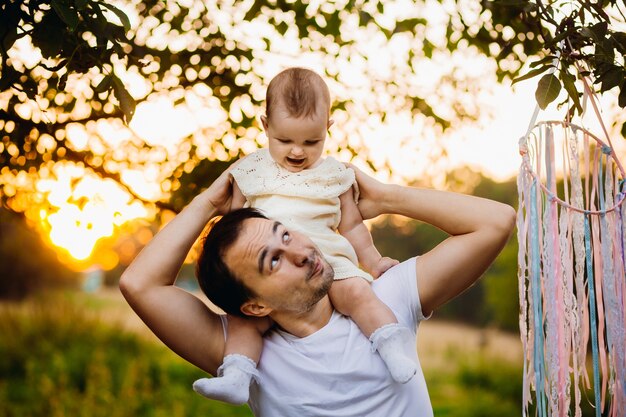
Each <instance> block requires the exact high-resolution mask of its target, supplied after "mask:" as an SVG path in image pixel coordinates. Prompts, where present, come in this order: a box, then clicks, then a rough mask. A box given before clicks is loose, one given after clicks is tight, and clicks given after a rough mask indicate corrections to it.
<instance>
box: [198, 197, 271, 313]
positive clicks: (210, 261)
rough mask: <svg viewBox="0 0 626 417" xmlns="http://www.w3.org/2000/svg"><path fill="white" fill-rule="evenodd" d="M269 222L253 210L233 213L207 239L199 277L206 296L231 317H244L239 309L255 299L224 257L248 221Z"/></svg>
mask: <svg viewBox="0 0 626 417" xmlns="http://www.w3.org/2000/svg"><path fill="white" fill-rule="evenodd" d="M253 218H262V219H267V217H266V216H265V215H263V213H261V212H260V211H259V210H256V209H253V208H243V209H239V210H234V211H232V212H230V213H228V214H226V215H225V216H223V217H222V218H221V219H220V220H218V221H217V222H216V223H215V224H214V225H213V227H212V228H211V230H210V231H209V233H208V234H207V235H206V236H205V238H204V244H203V245H202V253H201V254H200V258H199V259H198V264H197V267H196V276H197V278H198V283H199V284H200V288H201V289H202V291H203V292H204V294H205V295H206V296H207V297H208V298H209V300H211V302H212V303H213V304H215V305H216V306H218V307H219V308H221V309H222V310H224V311H225V312H227V313H228V314H232V315H236V316H241V317H244V316H245V315H244V314H243V313H242V312H241V310H240V308H241V305H242V304H243V303H245V302H246V301H248V300H249V299H250V298H252V297H253V296H254V294H253V293H252V291H251V290H250V289H249V288H247V287H246V286H245V285H244V284H243V282H242V281H241V279H240V278H238V277H236V276H235V275H234V274H233V273H232V272H231V270H230V269H229V268H228V266H227V265H226V263H225V262H224V254H225V253H226V251H227V250H228V249H229V248H230V247H231V246H232V245H233V243H235V241H236V240H237V238H239V235H240V234H241V231H242V228H243V223H244V222H245V221H246V220H247V219H253Z"/></svg>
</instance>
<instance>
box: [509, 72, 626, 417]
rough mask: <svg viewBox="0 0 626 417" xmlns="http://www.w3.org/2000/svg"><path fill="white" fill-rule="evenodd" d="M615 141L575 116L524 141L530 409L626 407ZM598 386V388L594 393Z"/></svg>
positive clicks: (625, 298)
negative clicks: (587, 405) (576, 120)
mask: <svg viewBox="0 0 626 417" xmlns="http://www.w3.org/2000/svg"><path fill="white" fill-rule="evenodd" d="M583 83H584V86H585V92H586V93H585V97H584V98H585V102H586V101H589V102H590V103H591V104H592V106H593V109H594V111H595V114H596V116H597V117H598V119H599V121H600V124H601V125H602V128H603V130H604V133H605V136H606V141H603V140H601V139H600V138H598V137H597V136H595V135H594V134H592V133H591V132H589V131H588V130H587V129H585V128H583V127H580V126H578V125H576V124H573V123H571V122H570V121H565V122H563V121H545V122H540V123H536V124H535V121H536V118H537V114H538V108H537V109H536V110H535V113H534V115H533V120H532V122H531V123H530V127H529V129H528V132H527V134H526V135H525V136H524V137H523V138H522V139H520V153H521V155H522V165H521V168H520V174H519V177H518V191H519V208H518V219H517V228H518V242H519V253H518V263H519V270H518V278H519V298H520V334H521V339H522V345H523V349H524V391H523V410H524V416H526V415H527V414H528V408H529V405H530V404H531V403H532V401H533V398H532V393H531V391H534V398H535V405H536V408H537V412H536V415H537V416H539V417H547V416H558V417H561V416H569V415H573V416H576V417H579V416H581V415H582V412H581V407H580V405H581V402H582V401H589V402H591V403H592V404H593V405H594V407H595V415H596V417H600V416H601V415H602V412H603V411H605V412H606V414H605V415H608V416H611V417H615V416H624V415H626V333H625V325H626V308H625V306H626V304H625V303H626V281H625V268H624V265H625V256H626V255H625V252H624V249H625V247H626V229H625V225H624V217H625V216H626V204H623V202H624V197H625V192H626V186H625V182H624V178H625V174H624V169H623V167H622V165H621V164H620V162H619V160H618V158H617V157H616V155H615V151H614V149H613V146H612V144H611V141H610V138H609V135H608V132H607V130H606V128H604V125H603V124H602V120H601V117H600V113H599V111H598V107H597V105H596V102H595V99H594V97H593V95H592V93H591V90H590V88H589V86H588V84H587V82H586V81H585V80H584V79H583ZM589 392H592V393H593V394H588V393H589Z"/></svg>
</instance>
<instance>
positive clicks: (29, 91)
mask: <svg viewBox="0 0 626 417" xmlns="http://www.w3.org/2000/svg"><path fill="white" fill-rule="evenodd" d="M22 88H23V89H24V92H25V93H26V96H27V97H28V98H29V99H31V100H34V99H35V97H37V92H38V91H37V90H38V86H37V83H36V82H35V80H33V79H32V78H28V79H27V80H26V81H24V82H23V83H22Z"/></svg>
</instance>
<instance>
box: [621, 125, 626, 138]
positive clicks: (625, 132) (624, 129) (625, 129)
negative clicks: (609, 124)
mask: <svg viewBox="0 0 626 417" xmlns="http://www.w3.org/2000/svg"><path fill="white" fill-rule="evenodd" d="M621 132H622V136H623V137H624V138H625V139H626V123H624V124H623V125H622V131H621Z"/></svg>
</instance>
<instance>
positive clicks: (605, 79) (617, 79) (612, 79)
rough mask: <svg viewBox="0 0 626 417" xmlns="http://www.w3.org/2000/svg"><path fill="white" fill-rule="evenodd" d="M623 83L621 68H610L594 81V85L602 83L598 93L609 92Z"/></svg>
mask: <svg viewBox="0 0 626 417" xmlns="http://www.w3.org/2000/svg"><path fill="white" fill-rule="evenodd" d="M623 81H624V71H623V69H622V68H621V67H618V66H612V67H611V68H610V69H609V70H608V71H606V72H605V73H604V74H602V76H601V77H600V78H598V79H597V80H596V83H602V87H601V88H600V92H605V91H609V90H610V89H611V88H613V87H617V86H618V85H620V84H621V83H622V82H623Z"/></svg>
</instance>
